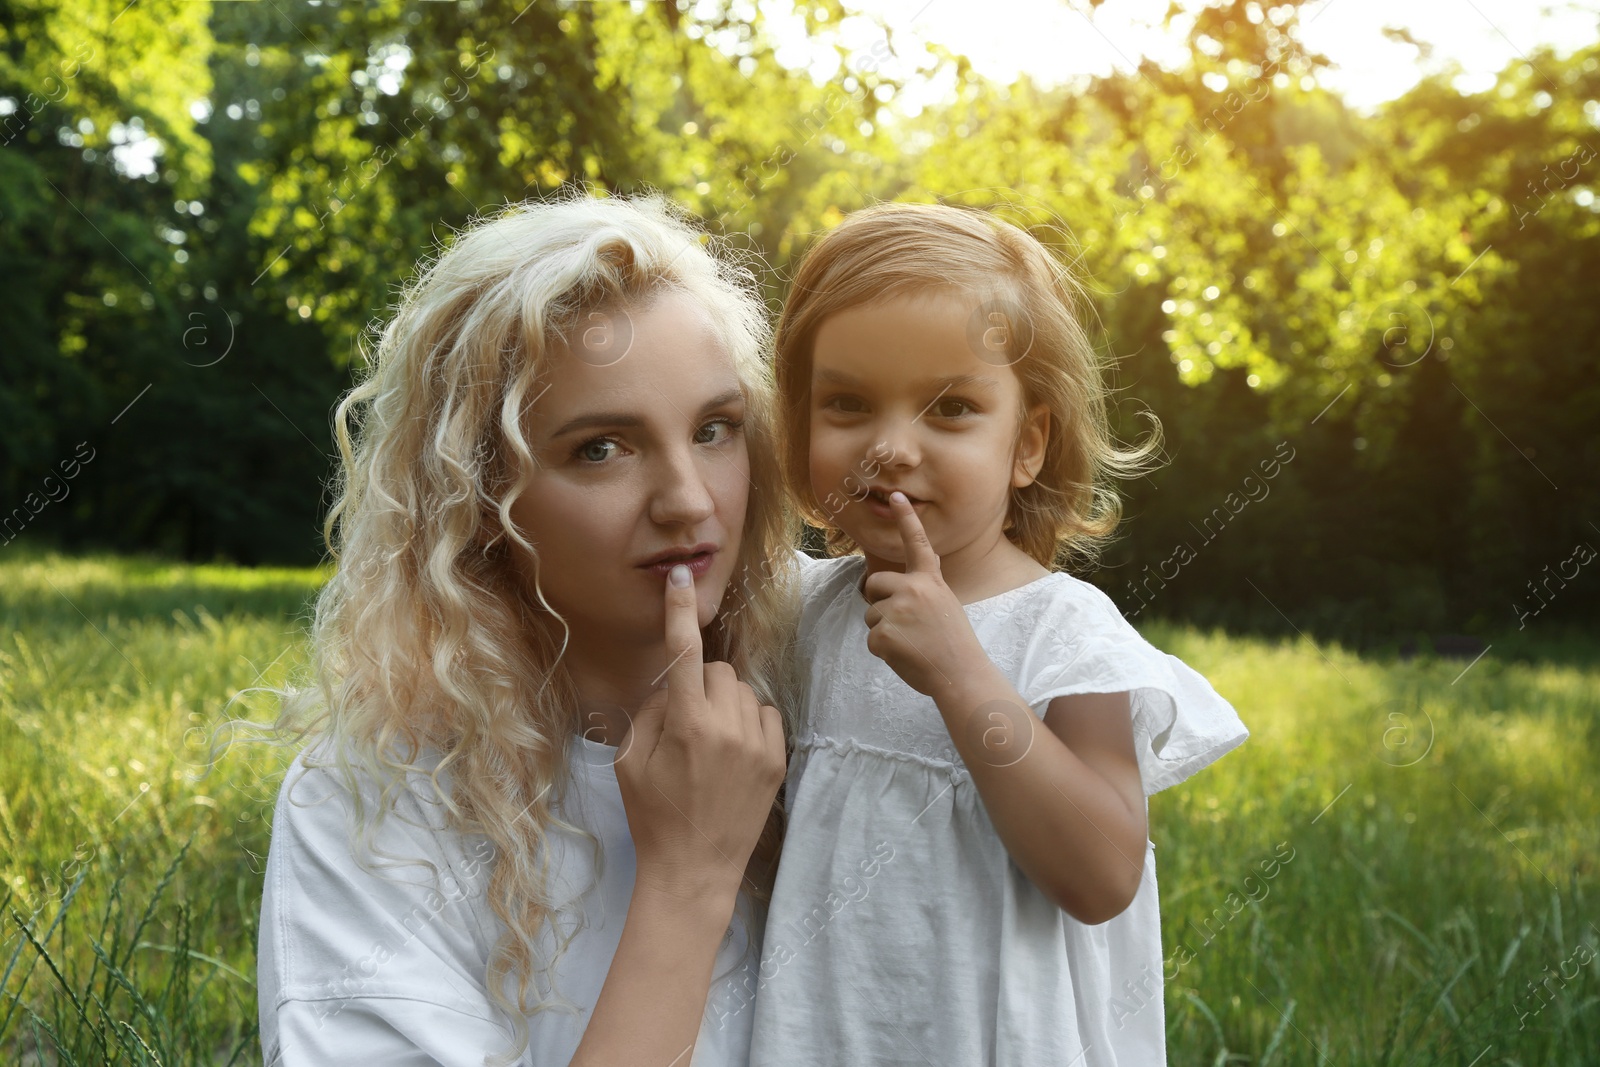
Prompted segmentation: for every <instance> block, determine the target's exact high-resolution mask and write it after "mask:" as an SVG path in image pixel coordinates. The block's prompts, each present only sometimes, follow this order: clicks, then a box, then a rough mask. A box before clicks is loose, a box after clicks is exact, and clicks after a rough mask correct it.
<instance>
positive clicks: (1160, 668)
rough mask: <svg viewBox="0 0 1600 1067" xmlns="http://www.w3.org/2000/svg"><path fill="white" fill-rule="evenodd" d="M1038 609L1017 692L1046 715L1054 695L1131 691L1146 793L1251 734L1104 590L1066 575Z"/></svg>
mask: <svg viewBox="0 0 1600 1067" xmlns="http://www.w3.org/2000/svg"><path fill="white" fill-rule="evenodd" d="M1040 607H1041V609H1042V610H1041V611H1040V612H1039V617H1037V619H1036V620H1035V621H1036V625H1035V627H1034V631H1033V634H1032V635H1031V636H1030V639H1029V645H1028V649H1027V652H1026V654H1025V656H1024V659H1023V662H1022V664H1021V670H1020V672H1019V677H1020V684H1019V685H1018V686H1017V690H1018V692H1019V693H1021V694H1022V697H1023V699H1024V700H1026V701H1027V703H1028V706H1029V707H1030V708H1032V709H1033V710H1034V711H1035V713H1036V714H1038V715H1039V716H1040V717H1041V718H1042V717H1043V716H1044V714H1045V712H1046V711H1047V710H1048V708H1049V704H1050V701H1052V700H1054V699H1055V698H1056V697H1060V696H1072V695H1074V694H1077V693H1120V692H1126V693H1128V694H1129V703H1130V704H1131V709H1132V713H1133V741H1134V747H1135V750H1136V754H1137V756H1138V760H1139V777H1140V779H1141V781H1142V783H1143V786H1144V792H1145V795H1146V796H1151V795H1153V794H1155V793H1159V792H1160V791H1161V790H1163V789H1166V788H1168V787H1170V786H1174V785H1177V784H1178V783H1179V782H1182V781H1183V780H1184V779H1186V778H1188V777H1190V776H1191V775H1193V774H1194V773H1195V772H1197V771H1199V770H1201V769H1202V768H1204V767H1207V766H1209V765H1210V764H1212V763H1214V762H1216V761H1217V760H1219V759H1221V758H1222V757H1223V756H1224V755H1226V754H1227V753H1229V752H1231V751H1232V750H1233V749H1235V748H1237V747H1239V746H1240V745H1241V744H1243V743H1244V741H1245V739H1246V738H1248V737H1249V736H1250V732H1249V731H1248V730H1247V729H1246V728H1245V725H1244V723H1243V722H1242V721H1241V720H1240V718H1239V715H1238V713H1237V712H1235V711H1234V709H1233V705H1231V704H1229V703H1228V701H1226V700H1224V699H1223V698H1222V696H1221V695H1220V694H1218V693H1217V691H1216V690H1215V689H1214V688H1212V686H1211V683H1210V682H1208V681H1206V679H1205V678H1204V677H1203V676H1202V675H1201V674H1200V673H1199V672H1197V671H1195V670H1194V669H1193V668H1192V667H1190V666H1189V665H1188V664H1186V663H1184V662H1183V661H1182V660H1180V659H1179V658H1178V657H1176V656H1172V655H1169V654H1167V653H1165V652H1162V651H1161V650H1160V649H1158V648H1156V647H1155V646H1154V645H1151V644H1150V643H1149V642H1148V641H1146V640H1145V639H1144V638H1143V637H1142V636H1140V634H1139V632H1138V631H1137V630H1135V629H1134V628H1133V626H1132V625H1130V624H1129V622H1128V620H1127V619H1125V618H1123V616H1122V612H1120V611H1119V610H1117V606H1116V605H1115V604H1113V603H1112V602H1111V598H1109V597H1107V596H1106V595H1105V594H1104V593H1102V592H1101V591H1100V590H1099V589H1096V588H1095V587H1094V586H1092V585H1090V584H1088V583H1087V582H1082V581H1079V580H1078V579H1076V578H1071V577H1070V576H1066V575H1063V576H1062V580H1060V581H1059V582H1057V583H1056V584H1055V585H1054V587H1053V588H1052V590H1051V593H1050V594H1049V595H1048V596H1047V597H1046V598H1044V601H1043V603H1042V604H1041V605H1040Z"/></svg>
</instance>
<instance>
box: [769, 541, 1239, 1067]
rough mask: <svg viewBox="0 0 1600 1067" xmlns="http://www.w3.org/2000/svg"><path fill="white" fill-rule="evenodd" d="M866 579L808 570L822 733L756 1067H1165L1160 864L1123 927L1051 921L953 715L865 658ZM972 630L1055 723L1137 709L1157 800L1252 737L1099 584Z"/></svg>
mask: <svg viewBox="0 0 1600 1067" xmlns="http://www.w3.org/2000/svg"><path fill="white" fill-rule="evenodd" d="M865 562H866V561H865V560H864V559H863V558H862V557H860V556H847V557H842V558H838V559H832V560H825V561H814V562H808V563H807V564H806V565H805V566H804V567H803V572H802V573H803V577H802V595H803V598H804V606H803V615H802V619H801V625H800V647H799V654H800V657H801V662H802V663H803V664H807V665H808V669H809V675H808V684H807V700H806V704H805V709H804V712H805V717H806V720H807V721H806V724H805V726H804V728H803V729H802V731H801V734H800V736H799V738H798V741H797V747H796V752H795V756H794V759H793V761H792V762H791V763H790V767H789V778H788V789H787V792H786V802H787V804H788V806H789V826H788V833H787V836H786V838H785V841H784V848H783V856H782V860H781V862H780V864H779V867H778V878H777V885H776V887H775V889H774V891H773V898H772V905H771V907H770V909H769V911H768V915H767V922H766V934H765V941H764V944H763V947H762V951H761V965H760V973H759V981H758V993H757V996H756V1002H755V1011H754V1014H755V1025H754V1034H753V1037H752V1044H751V1049H750V1062H751V1064H752V1067H813V1065H815V1067H822V1065H830V1067H831V1065H836V1064H872V1065H874V1067H892V1065H906V1067H926V1065H927V1064H930V1063H939V1064H946V1063H948V1064H961V1065H963V1067H983V1065H990V1067H1033V1065H1043V1064H1051V1065H1057V1067H1067V1065H1069V1064H1070V1065H1073V1067H1152V1065H1156V1064H1164V1063H1165V1062H1166V1048H1165V1025H1164V1018H1163V1006H1162V979H1163V972H1162V961H1161V916H1160V910H1159V902H1158V898H1157V893H1156V871H1155V853H1154V849H1155V846H1154V845H1153V844H1149V843H1147V845H1148V847H1147V848H1146V850H1145V853H1144V855H1143V856H1142V857H1134V859H1142V862H1143V866H1144V874H1143V878H1142V880H1141V882H1140V884H1139V888H1138V891H1137V893H1136V894H1135V896H1134V899H1133V902H1132V904H1131V905H1130V906H1129V907H1128V908H1127V909H1126V910H1125V911H1123V912H1122V913H1121V914H1120V915H1118V916H1116V917H1115V918H1113V919H1110V920H1109V921H1107V922H1103V923H1100V924H1098V925H1094V926H1088V925H1085V924H1083V923H1081V922H1079V921H1077V920H1076V919H1074V918H1072V917H1071V916H1070V915H1068V914H1067V913H1066V912H1064V911H1062V910H1061V909H1060V908H1059V907H1057V906H1056V905H1055V904H1053V903H1051V902H1050V900H1049V899H1048V898H1046V897H1045V895H1044V894H1043V893H1041V892H1040V891H1039V890H1038V889H1037V888H1036V887H1035V886H1034V885H1033V883H1032V882H1031V881H1030V880H1029V879H1028V878H1027V876H1026V875H1024V874H1023V873H1022V871H1021V870H1020V869H1019V868H1018V867H1017V865H1016V863H1015V862H1014V861H1013V860H1012V859H1011V857H1010V854H1009V853H1008V852H1007V851H1006V848H1005V845H1004V844H1003V843H1002V842H1001V840H1000V837H999V835H998V833H997V832H996V831H995V828H994V824H993V823H992V822H991V821H990V819H989V816H988V813H987V812H986V811H985V809H984V806H983V803H982V799H981V797H980V796H979V794H978V791H977V788H976V787H975V786H974V785H973V784H972V780H971V777H970V775H969V773H968V771H967V769H966V767H965V766H964V764H963V763H962V761H961V758H960V756H959V755H958V754H957V752H956V750H955V746H954V744H953V743H952V742H951V740H950V735H949V731H948V730H947V728H946V726H945V723H944V719H943V718H942V716H941V715H940V713H939V709H938V707H937V706H936V705H935V704H934V702H933V701H932V700H931V699H930V698H928V697H926V696H923V695H922V694H920V693H918V692H916V691H915V690H913V689H911V688H910V687H909V686H907V685H906V684H905V683H904V682H903V681H901V680H900V678H899V677H898V676H897V675H896V674H895V673H894V671H893V670H891V669H890V668H889V666H888V665H887V664H886V663H884V662H883V661H882V660H880V659H878V658H877V657H875V656H873V655H872V654H871V653H870V652H868V651H867V644H866V639H867V627H866V623H865V621H864V618H863V617H864V615H865V614H866V610H867V607H868V604H867V602H866V600H865V599H864V598H863V597H862V595H861V593H860V591H859V588H858V586H859V584H860V581H861V577H862V574H863V571H864V568H865ZM966 612H967V618H968V619H969V621H970V622H971V623H972V626H973V629H974V631H975V632H976V634H977V636H978V639H979V641H980V642H981V643H982V644H983V647H984V649H985V650H986V651H987V652H988V653H989V656H990V658H991V659H992V660H993V661H994V663H995V664H996V666H998V667H999V668H1000V669H1001V670H1002V671H1003V672H1004V673H1005V674H1006V676H1007V677H1008V678H1009V679H1010V680H1011V682H1012V684H1013V685H1015V686H1016V688H1017V692H1018V693H1019V694H1020V695H1021V696H1022V698H1023V699H1024V700H1025V701H1026V702H1027V704H1028V706H1029V707H1030V708H1031V709H1032V710H1033V712H1034V714H1036V715H1038V716H1039V717H1041V718H1042V717H1043V716H1044V714H1045V712H1046V711H1047V710H1048V709H1049V704H1050V701H1051V700H1053V699H1054V698H1056V697H1058V696H1066V695H1069V694H1075V693H1112V692H1123V691H1127V692H1129V693H1131V698H1130V703H1131V710H1132V716H1133V724H1132V725H1133V738H1134V744H1135V748H1136V750H1137V757H1138V763H1139V773H1140V777H1141V779H1142V782H1143V786H1144V791H1145V794H1146V796H1148V795H1149V794H1151V793H1155V792H1157V791H1158V790H1161V789H1165V788H1166V787H1168V786H1170V785H1173V784H1175V783H1177V782H1180V781H1182V780H1183V779H1184V778H1186V777H1188V776H1189V775H1191V774H1193V773H1194V772H1196V771H1198V770H1200V769H1201V768H1202V767H1204V766H1206V765H1207V764H1209V763H1211V762H1212V761H1214V760H1216V759H1217V758H1219V757H1220V756H1222V755H1223V754H1224V753H1225V752H1227V751H1229V750H1230V749H1232V748H1234V747H1235V746H1237V745H1239V744H1241V743H1242V742H1243V741H1244V740H1245V738H1246V737H1247V736H1248V733H1247V731H1246V730H1245V727H1244V724H1243V723H1242V722H1240V721H1239V717H1238V716H1237V715H1236V714H1235V713H1234V710H1233V708H1232V707H1231V706H1230V705H1229V704H1228V702H1227V701H1225V700H1223V699H1222V698H1221V697H1220V696H1218V695H1217V693H1216V691H1215V690H1214V689H1212V687H1211V686H1210V685H1209V684H1208V683H1207V682H1206V680H1205V679H1204V678H1202V677H1201V676H1200V675H1199V674H1197V673H1195V672H1194V671H1193V670H1191V669H1190V668H1189V667H1187V666H1185V665H1184V664H1183V663H1182V662H1181V661H1180V660H1178V659H1176V658H1174V657H1172V656H1169V655H1166V654H1165V653H1162V652H1160V651H1158V650H1157V649H1155V648H1153V647H1152V646H1151V645H1150V644H1149V643H1147V642H1146V641H1145V640H1144V639H1143V638H1142V637H1140V636H1139V634H1138V633H1137V631H1135V630H1134V629H1133V627H1132V626H1130V625H1129V624H1128V622H1127V620H1125V619H1124V618H1123V617H1122V614H1121V612H1119V611H1118V610H1117V608H1116V606H1115V605H1114V604H1112V602H1111V600H1110V599H1109V598H1108V597H1106V595H1105V594H1104V593H1102V592H1100V590H1098V589H1096V588H1095V587H1094V586H1092V585H1089V584H1088V583H1086V582H1082V581H1079V580H1077V579H1076V578H1073V577H1071V576H1069V575H1066V574H1060V573H1055V574H1050V575H1048V576H1046V577H1043V578H1040V579H1038V580H1037V581H1034V582H1031V583H1029V584H1028V585H1025V586H1022V587H1021V588H1018V589H1013V590H1010V591H1008V592H1005V593H1001V594H1000V595H998V596H994V597H990V598H988V599H986V600H982V601H979V602H977V603H974V604H968V605H966ZM1038 728H1040V729H1043V728H1044V727H1043V726H1042V725H1041V726H1040V727H1038ZM1147 810H1148V809H1147Z"/></svg>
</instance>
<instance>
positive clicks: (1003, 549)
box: [867, 526, 1050, 604]
mask: <svg viewBox="0 0 1600 1067" xmlns="http://www.w3.org/2000/svg"><path fill="white" fill-rule="evenodd" d="M883 570H888V571H903V570H905V567H904V566H902V565H901V564H899V563H893V562H890V561H888V560H885V559H882V558H881V557H877V556H873V555H871V554H867V574H872V573H874V572H876V571H883ZM939 573H940V575H941V576H942V577H943V578H944V583H945V584H946V585H948V586H949V587H950V591H951V592H952V593H954V594H955V595H956V599H957V600H959V601H961V603H963V604H974V603H976V602H978V601H980V600H987V599H988V598H989V597H992V596H999V595H1000V594H1001V593H1006V592H1010V591H1011V590H1013V589H1018V588H1020V587H1022V586H1024V585H1027V584H1028V583H1029V582H1033V581H1037V580H1038V579H1040V578H1043V577H1044V576H1045V575H1047V574H1049V573H1050V571H1049V570H1048V569H1047V568H1045V567H1041V566H1040V565H1039V562H1038V560H1036V559H1034V558H1033V557H1032V556H1030V555H1028V554H1027V553H1026V552H1024V551H1023V550H1022V549H1020V548H1018V547H1017V546H1016V545H1014V544H1012V543H1011V539H1010V538H1008V537H1006V535H1005V533H1004V532H1003V531H1002V530H1001V529H1000V528H999V527H998V526H997V527H995V528H994V530H992V531H990V532H989V533H988V534H987V535H985V536H984V537H980V538H978V539H976V540H974V541H972V542H970V543H969V544H966V545H963V546H962V547H961V548H958V549H956V550H955V551H954V552H951V553H950V554H949V555H947V556H941V557H939Z"/></svg>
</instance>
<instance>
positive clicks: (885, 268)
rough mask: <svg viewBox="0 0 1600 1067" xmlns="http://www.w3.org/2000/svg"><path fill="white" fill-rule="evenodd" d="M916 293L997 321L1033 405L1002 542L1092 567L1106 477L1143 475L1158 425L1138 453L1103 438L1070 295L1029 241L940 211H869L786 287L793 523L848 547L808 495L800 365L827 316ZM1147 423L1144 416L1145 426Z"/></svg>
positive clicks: (1156, 443)
mask: <svg viewBox="0 0 1600 1067" xmlns="http://www.w3.org/2000/svg"><path fill="white" fill-rule="evenodd" d="M928 292H951V293H955V294H958V295H960V296H961V297H962V298H964V299H970V300H972V301H973V302H974V307H975V308H982V307H986V306H992V307H993V308H995V309H997V310H999V311H1001V312H1003V314H1004V319H1003V320H1001V319H997V320H996V321H997V322H1003V323H1004V325H1005V326H1006V330H1005V333H1004V337H1005V350H1004V351H1003V352H1001V353H1000V354H1001V355H1003V356H1004V362H1005V364H1006V365H1008V366H1010V367H1011V369H1012V370H1013V371H1015V372H1016V374H1017V377H1018V379H1019V380H1020V381H1021V383H1022V393H1023V409H1024V411H1026V410H1027V409H1028V408H1031V407H1032V406H1034V405H1036V404H1043V405H1044V406H1045V408H1046V409H1048V411H1049V413H1050V432H1049V436H1048V440H1047V442H1046V445H1045V457H1044V463H1043V466H1042V467H1041V468H1040V470H1039V473H1038V475H1037V476H1036V477H1035V479H1034V481H1033V483H1032V484H1031V485H1028V486H1025V487H1023V488H1021V489H1014V490H1013V491H1012V493H1011V503H1010V506H1009V508H1008V512H1007V516H1006V522H1005V533H1006V536H1007V537H1008V538H1010V539H1011V541H1012V542H1013V543H1014V544H1016V545H1017V547H1019V548H1021V549H1022V550H1023V551H1024V552H1026V553H1027V554H1028V555H1030V556H1032V557H1033V558H1034V559H1035V560H1037V561H1038V562H1039V563H1041V564H1043V565H1044V566H1046V567H1053V566H1057V565H1067V564H1077V565H1083V564H1088V563H1092V562H1093V561H1094V560H1095V558H1096V557H1097V555H1098V551H1099V549H1100V548H1101V546H1102V545H1103V543H1104V542H1105V540H1106V539H1107V538H1108V537H1109V536H1110V535H1111V533H1112V532H1113V531H1114V530H1115V529H1116V526H1117V523H1118V522H1119V521H1120V519H1121V516H1122V503H1121V499H1120V497H1119V496H1118V494H1117V490H1116V488H1115V486H1114V485H1113V484H1112V483H1111V480H1112V479H1113V478H1117V477H1121V478H1131V477H1135V476H1137V475H1139V474H1142V473H1144V472H1145V471H1146V470H1147V469H1148V468H1149V466H1150V459H1151V457H1152V456H1155V455H1156V454H1158V453H1159V451H1160V448H1161V433H1160V424H1159V423H1158V422H1156V421H1155V419H1154V416H1148V417H1149V418H1150V421H1151V423H1152V429H1151V433H1150V435H1149V436H1148V437H1147V439H1146V440H1145V441H1144V442H1143V443H1142V444H1140V445H1139V446H1138V447H1136V448H1126V449H1125V448H1122V447H1120V446H1119V445H1118V444H1117V442H1116V441H1115V440H1114V439H1113V437H1112V434H1111V430H1110V424H1109V420H1108V418H1107V412H1106V392H1107V390H1106V386H1105V384H1104V382H1103V380H1102V377H1101V375H1102V365H1101V361H1100V358H1099V356H1098V355H1097V353H1096V352H1095V348H1094V345H1093V344H1092V343H1091V342H1090V340H1089V337H1088V334H1087V333H1086V331H1085V330H1084V327H1083V324H1082V318H1083V315H1084V313H1085V311H1086V310H1087V300H1086V299H1085V297H1084V293H1083V290H1082V288H1081V287H1080V286H1079V285H1078V284H1077V282H1076V281H1074V280H1073V278H1072V277H1071V276H1070V274H1068V272H1067V271H1066V269H1065V268H1063V267H1062V266H1061V265H1060V264H1058V263H1057V262H1056V261H1055V260H1054V259H1053V258H1052V257H1051V255H1050V253H1049V252H1048V251H1047V250H1046V249H1045V247H1044V245H1043V244H1041V243H1040V242H1039V241H1038V240H1037V239H1036V238H1035V237H1033V236H1032V235H1031V234H1029V233H1027V232H1026V231H1024V230H1022V229H1020V228H1018V227H1016V226H1013V225H1012V224H1010V223H1008V222H1005V221H1003V220H1001V219H998V218H995V217H994V216H992V215H990V214H988V213H986V212H982V211H977V210H973V209H970V208H960V207H954V206H950V205H945V204H877V205H874V206H872V207H868V208H864V209H862V210H860V211H857V212H854V213H852V214H851V215H849V216H848V217H846V218H845V220H844V221H843V222H842V223H840V224H839V226H838V227H837V228H835V229H834V230H832V231H831V232H829V233H828V234H827V235H826V236H824V237H823V238H822V239H821V240H820V241H818V242H817V243H816V244H815V245H814V246H813V247H812V248H811V249H810V250H809V251H808V252H807V253H806V255H805V257H804V259H803V260H802V262H801V264H800V268H799V270H798V271H797V272H796V274H795V278H794V282H793V284H792V286H791V288H790V294H789V299H788V301H787V302H786V303H785V305H784V309H783V316H782V318H781V319H780V320H779V323H778V334H777V357H776V368H777V378H778V409H779V423H780V427H781V433H782V437H783V443H782V446H781V448H782V453H783V468H784V475H785V479H786V481H787V482H788V485H789V489H790V492H791V493H792V494H793V496H794V498H795V500H796V501H797V503H798V507H799V510H800V514H801V515H802V516H803V517H804V518H805V519H806V521H807V522H809V523H810V524H811V525H813V526H816V527H818V528H820V529H822V530H823V531H825V533H826V535H827V540H828V547H829V549H830V550H831V551H833V552H834V553H835V554H842V553H847V552H850V551H853V550H854V549H855V547H856V546H855V544H854V542H853V541H851V539H850V538H849V536H848V535H847V534H845V533H844V531H843V530H841V529H839V527H838V526H837V525H836V524H835V523H834V522H833V520H832V516H833V514H834V513H835V512H836V509H835V512H830V511H829V510H828V509H825V508H824V507H823V506H822V502H821V501H819V500H818V499H817V495H816V493H815V492H814V491H813V489H812V486H811V479H810V472H809V464H810V460H809V452H810V447H811V356H812V346H813V344H814V342H815V341H816V336H817V331H818V330H819V329H820V328H821V326H822V323H823V322H824V320H826V319H827V318H828V317H829V316H831V315H835V314H838V313H839V312H841V311H846V310H849V309H851V308H856V307H864V306H870V305H873V304H879V303H883V302H885V301H889V300H893V299H896V298H898V297H904V296H915V295H921V294H924V293H928ZM1147 415H1148V413H1147Z"/></svg>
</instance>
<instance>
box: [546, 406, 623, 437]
mask: <svg viewBox="0 0 1600 1067" xmlns="http://www.w3.org/2000/svg"><path fill="white" fill-rule="evenodd" d="M643 423H644V420H643V419H641V418H639V416H637V415H624V414H622V413H620V412H609V411H596V412H593V413H592V414H589V415H579V416H578V417H577V418H574V419H568V420H567V421H566V422H564V423H562V424H561V428H560V429H559V430H557V431H556V432H555V433H553V434H551V435H550V439H551V440H552V441H553V440H555V439H556V438H557V437H563V436H565V435H567V434H569V433H572V432H573V431H575V430H588V429H591V428H593V427H596V426H640V425H643Z"/></svg>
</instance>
